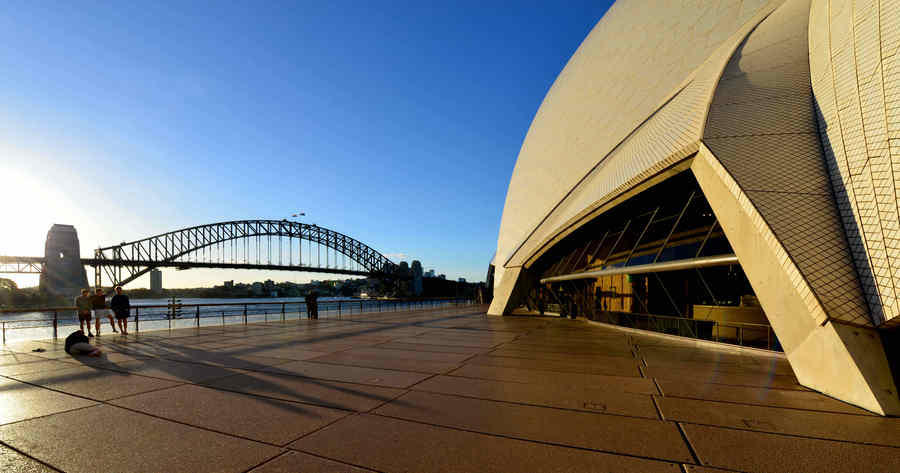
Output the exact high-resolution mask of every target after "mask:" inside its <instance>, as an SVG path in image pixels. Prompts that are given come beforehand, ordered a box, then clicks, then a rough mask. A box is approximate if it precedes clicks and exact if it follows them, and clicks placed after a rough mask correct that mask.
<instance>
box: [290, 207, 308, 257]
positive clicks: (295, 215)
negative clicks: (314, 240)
mask: <svg viewBox="0 0 900 473" xmlns="http://www.w3.org/2000/svg"><path fill="white" fill-rule="evenodd" d="M305 216H306V212H297V213H293V214H291V218H295V219H297V220H296V223H300V217H305ZM299 232H300V235H299V237H300V238H299V241H297V258H298V259H299V260H300V261H299V263H300V266H303V225H302V224H301V225H300V227H299ZM293 248H294V247H293V243H291V251H290V252H289V253H288V258H293V251H294V250H293ZM289 264H291V265H293V262H292V261H289Z"/></svg>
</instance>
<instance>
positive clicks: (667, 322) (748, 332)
mask: <svg viewBox="0 0 900 473" xmlns="http://www.w3.org/2000/svg"><path fill="white" fill-rule="evenodd" d="M547 309H548V311H550V312H556V313H559V312H558V309H559V306H558V305H556V304H548V307H547ZM554 309H556V310H554ZM590 319H591V320H594V321H596V322H603V323H608V324H612V325H619V326H622V327H629V328H636V329H640V330H648V331H652V332H659V333H666V334H669V335H677V336H680V337H687V338H693V339H699V340H710V341H714V342H720V343H729V344H732V345H739V346H744V347H752V348H762V349H766V350H773V351H782V350H781V345H780V343H779V342H778V339H777V338H776V337H775V332H774V331H773V330H772V327H771V326H770V325H766V324H753V323H746V322H720V321H716V320H703V319H689V318H686V317H676V316H672V315H654V314H639V313H634V312H611V311H597V313H596V314H595V315H594V316H592V317H590Z"/></svg>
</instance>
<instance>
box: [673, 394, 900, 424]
mask: <svg viewBox="0 0 900 473" xmlns="http://www.w3.org/2000/svg"><path fill="white" fill-rule="evenodd" d="M660 390H662V388H660ZM814 392H815V391H814ZM816 394H821V393H816ZM661 396H662V397H668V398H672V399H689V400H692V401H704V402H721V403H723V404H735V405H738V406H747V407H762V408H769V409H786V410H789V411H801V412H809V413H816V414H840V415H847V416H857V417H865V418H881V416H878V415H876V414H870V413H867V412H841V411H829V410H823V409H810V408H807V407H794V406H775V405H771V404H753V403H751V402H746V401H726V400H720V399H706V398H702V397H691V396H690V395H678V394H662V395H661ZM847 405H848V406H850V407H856V406H854V405H852V404H847ZM858 409H862V408H861V407H860V408H858ZM888 418H890V417H888Z"/></svg>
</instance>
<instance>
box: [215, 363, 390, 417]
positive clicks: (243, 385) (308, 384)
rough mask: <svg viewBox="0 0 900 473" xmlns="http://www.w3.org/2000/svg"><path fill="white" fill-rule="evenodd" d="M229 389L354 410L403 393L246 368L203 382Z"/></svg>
mask: <svg viewBox="0 0 900 473" xmlns="http://www.w3.org/2000/svg"><path fill="white" fill-rule="evenodd" d="M206 384H207V385H209V386H212V387H215V388H219V389H225V390H229V391H237V392H243V393H247V394H254V395H258V396H264V397H271V398H274V399H282V400H286V401H296V402H303V403H308V404H315V405H319V406H326V407H335V408H338V409H347V410H353V411H368V410H370V409H374V408H375V407H378V406H380V405H381V404H384V403H385V402H387V401H390V400H392V399H394V398H395V397H397V396H399V395H401V394H403V393H404V392H405V391H402V390H399V389H390V388H382V387H375V386H367V385H363V384H349V383H340V382H336V381H324V380H318V379H311V378H301V377H297V376H284V375H277V374H271V373H256V372H247V373H246V374H239V375H235V376H230V377H228V378H222V379H217V380H215V381H211V382H208V383H206Z"/></svg>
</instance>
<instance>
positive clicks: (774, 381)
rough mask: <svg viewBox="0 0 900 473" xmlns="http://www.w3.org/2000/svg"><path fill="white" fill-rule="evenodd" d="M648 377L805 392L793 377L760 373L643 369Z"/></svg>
mask: <svg viewBox="0 0 900 473" xmlns="http://www.w3.org/2000/svg"><path fill="white" fill-rule="evenodd" d="M644 373H645V374H646V376H648V377H653V378H658V379H676V380H690V381H693V382H696V383H710V384H727V385H731V386H749V387H762V388H775V389H794V390H799V391H807V390H808V389H806V388H804V387H803V386H801V385H800V384H798V383H797V379H796V378H794V377H793V376H779V375H774V374H770V373H761V372H724V371H719V370H707V371H698V370H696V369H693V370H690V369H681V370H677V369H668V368H665V367H653V366H648V367H645V368H644Z"/></svg>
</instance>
